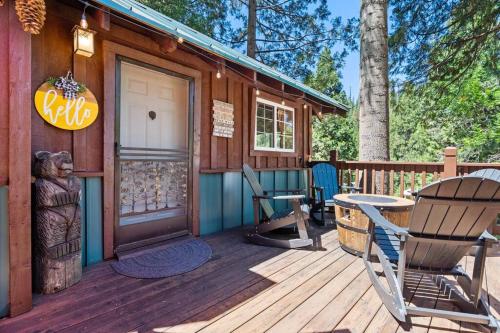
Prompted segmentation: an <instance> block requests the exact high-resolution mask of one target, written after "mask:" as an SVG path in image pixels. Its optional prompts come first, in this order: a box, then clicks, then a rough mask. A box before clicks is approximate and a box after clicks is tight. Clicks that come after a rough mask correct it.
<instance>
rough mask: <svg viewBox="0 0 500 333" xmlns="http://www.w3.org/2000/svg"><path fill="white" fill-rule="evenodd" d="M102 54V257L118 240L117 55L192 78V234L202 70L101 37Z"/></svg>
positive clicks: (195, 232) (195, 224)
mask: <svg viewBox="0 0 500 333" xmlns="http://www.w3.org/2000/svg"><path fill="white" fill-rule="evenodd" d="M103 56H104V81H103V82H104V112H103V115H104V151H103V152H104V177H103V178H104V179H103V214H104V218H103V221H104V222H103V224H104V225H103V243H104V244H103V245H104V257H105V258H111V257H113V255H114V250H115V246H116V245H117V244H118V243H117V239H116V234H115V227H116V225H117V221H118V218H119V216H118V211H117V208H118V205H117V201H116V195H115V190H116V189H115V185H116V182H115V176H116V174H115V162H116V161H115V157H116V153H115V150H116V126H117V122H116V114H115V113H116V106H117V103H118V102H119V101H117V98H119V96H118V95H117V89H119V87H117V80H116V78H117V74H119V73H117V71H118V70H119V68H120V67H119V66H118V63H119V61H120V60H119V59H120V58H122V59H123V58H125V59H127V60H129V61H131V62H134V61H135V62H138V63H141V64H145V65H149V66H151V67H153V68H158V69H162V70H164V71H165V72H173V73H178V74H180V75H181V76H184V77H188V78H190V79H191V80H192V82H193V86H192V87H190V99H191V103H190V104H191V105H192V120H191V124H192V131H190V136H191V137H190V138H189V142H190V147H189V148H190V151H191V163H190V164H191V165H190V166H191V172H190V179H189V188H188V193H190V197H191V204H190V205H189V204H188V212H187V213H188V214H187V215H188V230H189V231H190V232H191V233H192V234H193V235H195V236H199V234H200V223H199V193H198V191H199V169H200V133H201V122H200V121H201V91H202V89H201V84H202V82H201V81H202V78H201V72H200V71H198V70H195V69H193V68H190V67H186V66H184V65H181V64H178V63H175V62H173V61H170V60H166V59H163V58H160V57H157V56H154V55H151V54H148V53H145V52H142V51H138V50H136V49H133V48H130V47H127V46H124V45H121V44H117V43H114V42H111V41H108V40H104V41H103Z"/></svg>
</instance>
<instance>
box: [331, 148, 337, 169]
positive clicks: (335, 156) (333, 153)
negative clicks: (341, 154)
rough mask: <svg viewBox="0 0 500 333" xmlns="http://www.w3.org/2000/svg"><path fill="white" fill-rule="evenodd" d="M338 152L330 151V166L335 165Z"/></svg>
mask: <svg viewBox="0 0 500 333" xmlns="http://www.w3.org/2000/svg"><path fill="white" fill-rule="evenodd" d="M337 156H338V152H337V151H336V150H330V164H332V165H333V166H336V164H337Z"/></svg>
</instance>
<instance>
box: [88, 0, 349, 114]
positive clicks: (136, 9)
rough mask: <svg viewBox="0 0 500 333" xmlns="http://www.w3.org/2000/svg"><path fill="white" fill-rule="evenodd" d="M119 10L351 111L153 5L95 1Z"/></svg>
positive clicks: (131, 0)
mask: <svg viewBox="0 0 500 333" xmlns="http://www.w3.org/2000/svg"><path fill="white" fill-rule="evenodd" d="M94 2H96V3H99V4H101V5H103V6H105V7H108V8H110V9H111V10H114V11H115V12H117V13H120V14H122V15H125V16H127V17H129V18H132V19H134V20H137V21H140V22H142V23H144V24H146V25H147V26H149V27H151V28H154V29H157V30H160V31H163V32H166V33H168V34H170V35H173V36H176V37H182V38H183V39H184V42H188V43H190V44H193V45H195V46H197V47H199V48H201V49H204V50H206V51H209V52H211V53H214V54H216V55H218V56H220V57H221V58H224V59H226V60H230V61H232V62H234V63H237V64H239V65H241V66H244V67H247V68H250V69H252V70H254V71H256V72H258V73H260V74H263V75H266V76H269V77H271V78H274V79H276V80H279V81H281V82H283V83H285V84H287V85H289V86H291V87H294V88H296V89H299V90H301V91H303V92H304V93H306V94H308V95H310V96H312V97H315V98H317V99H319V100H321V101H322V102H325V103H327V104H329V105H332V106H335V107H337V108H339V109H341V110H344V111H348V110H349V108H348V107H347V106H346V105H344V104H342V103H339V102H337V101H336V100H334V99H333V98H331V97H329V96H327V95H325V94H323V93H321V92H319V91H317V90H315V89H312V88H311V87H309V86H307V85H305V84H304V83H302V82H300V81H297V80H295V79H292V78H291V77H289V76H287V75H285V74H282V73H280V72H278V71H277V70H275V69H273V68H271V67H269V66H267V65H264V64H262V63H261V62H258V61H257V60H255V59H253V58H250V57H249V56H247V55H244V54H242V53H241V52H239V51H237V50H234V49H232V48H230V47H228V46H226V45H224V44H222V43H220V42H218V41H216V40H215V39H213V38H210V37H208V36H206V35H204V34H202V33H200V32H198V31H196V30H194V29H191V28H190V27H188V26H186V25H184V24H182V23H180V22H177V21H175V20H173V19H171V18H170V17H168V16H165V15H163V14H161V13H159V12H157V11H155V10H153V9H152V8H150V7H148V6H146V5H143V4H141V3H138V2H136V1H133V0H94Z"/></svg>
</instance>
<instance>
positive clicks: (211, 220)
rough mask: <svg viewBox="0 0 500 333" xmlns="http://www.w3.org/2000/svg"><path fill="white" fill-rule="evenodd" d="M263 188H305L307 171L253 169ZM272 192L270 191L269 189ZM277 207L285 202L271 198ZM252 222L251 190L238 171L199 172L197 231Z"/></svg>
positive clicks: (213, 230) (282, 207)
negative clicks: (198, 217) (198, 223)
mask: <svg viewBox="0 0 500 333" xmlns="http://www.w3.org/2000/svg"><path fill="white" fill-rule="evenodd" d="M255 174H256V176H257V178H258V179H259V181H260V183H261V185H262V188H263V189H264V190H275V189H279V190H282V189H297V188H302V189H306V187H307V184H308V182H307V171H305V172H304V171H297V170H290V171H288V170H276V171H262V172H256V173H255ZM271 195H272V193H271ZM271 203H272V205H273V207H275V209H276V210H279V209H284V208H287V207H289V204H288V202H286V201H281V200H276V202H273V200H271ZM251 224H253V203H252V190H251V188H250V186H249V185H248V182H247V181H246V179H245V177H244V176H243V174H242V173H240V172H226V173H220V174H201V175H200V233H201V234H202V235H206V234H211V233H215V232H220V231H223V230H227V229H230V228H235V227H240V226H242V225H251Z"/></svg>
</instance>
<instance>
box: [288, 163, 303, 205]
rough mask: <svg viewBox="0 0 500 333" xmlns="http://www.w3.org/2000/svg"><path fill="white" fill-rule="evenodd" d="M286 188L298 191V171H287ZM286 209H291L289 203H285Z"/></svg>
mask: <svg viewBox="0 0 500 333" xmlns="http://www.w3.org/2000/svg"><path fill="white" fill-rule="evenodd" d="M287 188H288V189H298V188H300V187H299V172H298V171H294V170H292V171H288V174H287ZM287 207H288V208H292V205H291V204H290V202H287Z"/></svg>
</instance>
